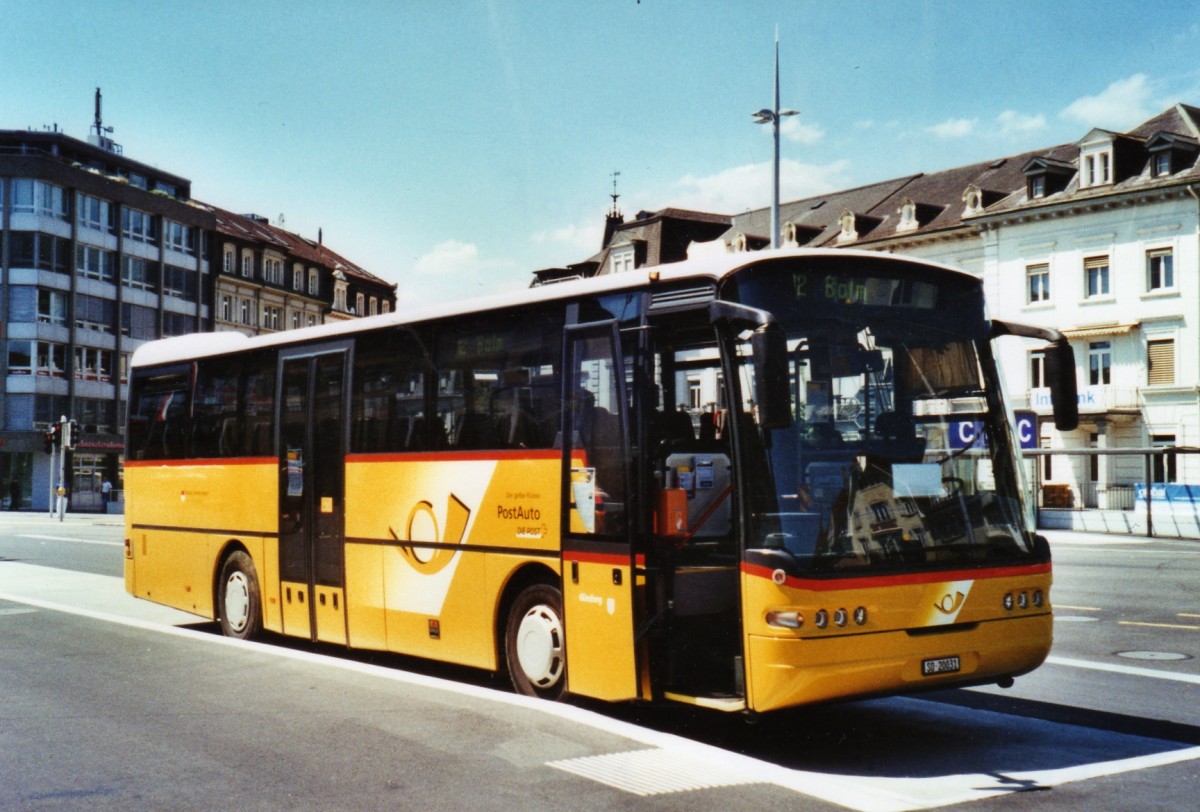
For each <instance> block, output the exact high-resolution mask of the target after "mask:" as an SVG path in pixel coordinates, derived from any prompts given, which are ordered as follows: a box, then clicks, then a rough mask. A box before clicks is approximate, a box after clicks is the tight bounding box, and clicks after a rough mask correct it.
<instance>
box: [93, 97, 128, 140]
mask: <svg viewBox="0 0 1200 812" xmlns="http://www.w3.org/2000/svg"><path fill="white" fill-rule="evenodd" d="M101 99H102V96H101V95H100V88H96V120H95V121H94V122H93V123H92V131H93V132H92V137H91V138H90V139H89V140H90V141H91V142H92V143H93V144H95V145H96V146H98V147H100V148H101V149H103V150H107V151H109V152H116V153H120V152H121V146H120V145H119V144H114V143H113V140H112V139H111V138H109V137H108V135H109V134H110V133H111V132H112V131H113V128H112V127H105V126H104V120H103V118H102V116H101V114H100V111H101Z"/></svg>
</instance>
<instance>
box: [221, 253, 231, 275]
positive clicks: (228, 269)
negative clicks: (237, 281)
mask: <svg viewBox="0 0 1200 812" xmlns="http://www.w3.org/2000/svg"><path fill="white" fill-rule="evenodd" d="M222 268H223V270H224V271H225V273H227V274H230V275H232V274H233V249H232V248H226V249H225V261H224V264H223V265H222Z"/></svg>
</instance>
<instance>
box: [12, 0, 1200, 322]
mask: <svg viewBox="0 0 1200 812" xmlns="http://www.w3.org/2000/svg"><path fill="white" fill-rule="evenodd" d="M2 13H3V19H4V26H3V29H2V30H0V111H2V115H0V128H5V129H22V128H26V127H34V128H41V127H42V126H45V125H52V124H58V126H59V127H60V128H61V129H63V130H65V131H66V132H67V133H68V134H69V135H73V136H75V137H78V138H86V137H87V134H88V130H89V127H90V125H91V121H92V97H93V93H94V91H95V88H96V87H97V86H99V87H101V88H102V89H103V94H104V120H105V124H107V125H111V126H113V127H114V128H115V129H114V133H113V137H114V139H115V140H116V141H117V143H119V144H121V145H123V147H124V150H125V154H126V155H127V156H129V157H131V158H134V159H137V160H140V161H143V162H144V163H148V164H152V165H154V166H158V167H161V168H162V169H165V170H167V171H170V172H173V173H175V174H179V175H182V176H184V177H187V178H190V179H191V181H192V193H193V196H194V197H196V198H198V199H200V200H204V201H208V202H211V203H214V204H217V205H220V206H222V207H224V208H228V209H232V210H234V211H239V212H254V213H258V214H262V215H265V216H267V217H269V218H270V219H271V221H272V222H275V223H277V224H278V223H279V220H280V218H281V217H282V218H283V222H282V225H283V227H284V228H287V229H288V230H291V231H295V232H297V233H300V234H302V235H304V236H308V237H315V236H316V233H317V230H318V228H320V229H322V230H323V233H324V238H325V241H326V242H327V243H328V244H329V245H330V246H331V247H333V248H334V250H336V251H338V252H339V253H341V254H343V255H345V256H346V257H348V258H350V259H351V260H353V261H355V262H357V263H358V264H360V265H362V266H363V267H365V268H367V269H368V270H370V271H372V272H373V273H375V274H376V275H378V276H381V277H383V278H385V279H387V280H389V281H391V282H396V283H398V285H399V287H398V295H399V298H400V302H401V304H404V303H406V302H416V301H421V302H425V303H430V302H438V301H445V300H448V299H452V298H455V297H459V296H464V295H470V294H475V293H487V292H493V291H497V290H506V289H508V290H511V289H513V288H519V287H523V286H525V285H527V284H528V282H529V280H530V272H531V271H533V270H534V269H537V268H542V267H549V266H555V265H562V264H565V263H568V262H574V261H578V260H582V259H585V258H587V257H588V256H591V255H592V254H593V253H595V252H596V251H597V250H599V248H600V239H601V234H602V227H603V220H604V213H605V211H606V210H607V208H608V204H609V198H608V194H609V192H610V191H611V178H610V174H611V173H612V172H613V171H619V172H620V173H621V174H620V177H619V179H618V184H619V185H618V191H619V192H620V194H621V200H620V205H621V208H622V209H623V210H624V212H625V214H626V216H627V217H630V216H632V215H634V214H636V213H637V212H638V211H639V210H642V209H645V210H654V209H658V208H662V207H664V206H676V207H681V208H695V209H700V210H705V211H715V212H721V213H726V214H731V213H735V212H738V211H743V210H745V209H747V208H756V207H761V206H765V205H768V204H769V202H770V163H771V138H770V130H769V128H768V127H763V126H760V125H755V124H754V123H753V122H752V119H751V115H750V114H751V113H752V112H753V111H754V110H757V109H759V108H760V107H767V106H770V104H771V94H772V60H773V48H774V45H773V43H774V37H775V29H776V26H778V29H779V37H780V41H781V85H782V105H783V106H785V107H791V108H795V109H798V110H799V111H800V115H799V116H796V117H794V118H792V119H789V120H788V121H787V128H786V131H785V138H784V141H783V148H782V185H783V197H784V199H785V200H786V199H790V198H795V197H800V196H804V195H807V194H814V193H819V192H821V191H826V190H830V189H838V188H849V187H853V186H857V185H861V184H865V183H871V182H874V181H878V180H884V179H887V178H892V177H896V176H899V175H903V174H907V173H911V172H919V171H931V170H937V169H943V168H947V167H952V166H958V165H961V164H965V163H970V162H972V161H977V160H982V159H985V158H989V157H999V156H1001V155H1006V154H1010V153H1015V152H1019V151H1023V150H1026V149H1035V148H1038V147H1043V146H1050V145H1053V144H1059V143H1064V142H1069V141H1074V140H1077V139H1079V138H1080V137H1082V136H1083V135H1084V134H1085V133H1086V132H1087V131H1088V130H1089V129H1091V128H1092V127H1093V126H1099V127H1106V128H1110V129H1125V128H1128V127H1131V126H1133V125H1135V124H1137V123H1139V122H1140V121H1142V120H1144V119H1146V118H1149V117H1150V116H1151V115H1154V114H1155V113H1158V112H1160V111H1161V110H1163V109H1165V108H1166V107H1167V106H1169V105H1171V104H1174V103H1176V102H1184V103H1189V104H1196V105H1200V63H1198V62H1197V60H1196V57H1195V55H1196V53H1197V51H1198V49H1200V2H1196V1H1195V0H1192V1H1191V2H1178V0H1160V2H1157V3H1154V4H1152V5H1145V4H1135V3H1124V2H1111V1H1110V2H1098V1H1097V0H1092V2H1076V0H1060V2H1055V3H1052V4H1047V3H1045V2H1044V0H1033V1H1032V2H1018V1H1017V0H1011V1H1010V2H1005V1H1004V0H992V2H987V3H983V2H965V1H964V2H935V1H934V0H928V1H927V2H910V1H907V0H896V2H888V3H883V2H862V3H856V2H817V1H816V0H808V1H799V0H796V1H793V2H778V1H771V0H741V2H734V1H733V0H730V2H682V1H681V0H642V2H640V3H639V2H637V0H588V2H571V1H570V0H462V2H454V0H441V1H440V2H439V1H436V0H430V1H429V2H419V1H418V0H398V1H396V2H374V1H373V0H362V1H361V2H338V1H337V0H323V1H321V2H311V1H310V0H287V1H286V2H255V0H236V1H235V2H225V0H207V1H206V2H200V0H193V1H192V2H174V3H173V2H160V1H158V0H145V1H144V2H131V1H130V0H105V2H84V0H6V1H5V3H4V5H3V11H2Z"/></svg>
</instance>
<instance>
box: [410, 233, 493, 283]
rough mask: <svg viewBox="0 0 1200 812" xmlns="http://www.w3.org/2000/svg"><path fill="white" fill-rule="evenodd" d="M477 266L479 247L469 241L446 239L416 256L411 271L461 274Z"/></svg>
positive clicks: (444, 274)
mask: <svg viewBox="0 0 1200 812" xmlns="http://www.w3.org/2000/svg"><path fill="white" fill-rule="evenodd" d="M478 267H479V249H478V248H477V247H476V246H474V245H472V244H471V243H464V242H458V241H457V240H447V241H446V242H444V243H441V244H440V245H435V246H434V247H433V250H432V251H430V252H429V253H427V254H424V255H422V256H420V257H418V258H417V261H416V263H415V264H414V265H413V271H415V272H416V273H417V274H419V275H421V276H439V277H445V276H461V275H462V274H473V273H475V272H477V270H478Z"/></svg>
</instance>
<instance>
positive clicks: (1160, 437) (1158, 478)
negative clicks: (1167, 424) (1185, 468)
mask: <svg viewBox="0 0 1200 812" xmlns="http://www.w3.org/2000/svg"><path fill="white" fill-rule="evenodd" d="M1150 447H1151V448H1174V447H1175V435H1174V434H1151V435H1150ZM1151 459H1152V460H1153V469H1154V470H1153V472H1152V474H1153V476H1154V481H1155V482H1178V481H1179V480H1178V478H1177V477H1178V471H1177V470H1176V467H1175V455H1174V454H1155V455H1154V456H1153V457H1152V458H1151Z"/></svg>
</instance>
